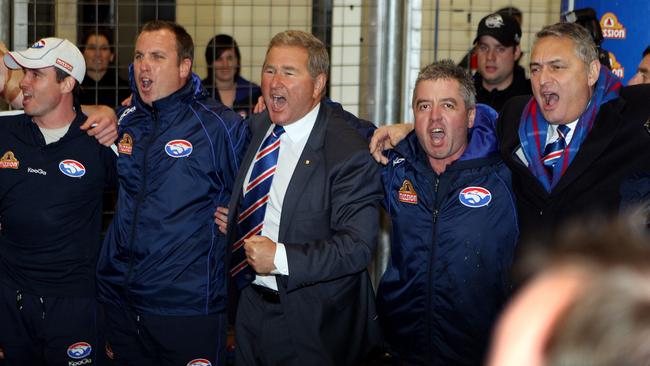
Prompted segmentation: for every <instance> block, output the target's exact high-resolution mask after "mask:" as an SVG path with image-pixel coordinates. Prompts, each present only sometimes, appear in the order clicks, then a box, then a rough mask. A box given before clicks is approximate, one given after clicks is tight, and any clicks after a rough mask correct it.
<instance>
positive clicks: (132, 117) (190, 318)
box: [97, 21, 248, 366]
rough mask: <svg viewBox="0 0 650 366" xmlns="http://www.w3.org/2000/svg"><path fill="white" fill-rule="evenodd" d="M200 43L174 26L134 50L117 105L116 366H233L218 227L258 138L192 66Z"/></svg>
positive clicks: (108, 291)
mask: <svg viewBox="0 0 650 366" xmlns="http://www.w3.org/2000/svg"><path fill="white" fill-rule="evenodd" d="M193 52H194V46H193V42H192V38H191V37H190V35H189V34H188V33H187V32H186V31H185V29H184V28H183V27H181V26H179V25H177V24H175V23H172V22H167V21H151V22H149V23H147V24H145V25H144V27H143V29H142V31H141V33H140V35H139V36H138V38H137V41H136V45H135V56H134V62H133V66H132V70H131V71H132V75H131V89H132V92H133V100H132V102H131V106H129V107H126V108H122V110H120V111H118V116H119V121H120V124H119V130H118V143H117V150H118V152H119V157H118V159H117V173H118V199H117V211H116V213H115V217H114V219H113V223H112V224H111V226H110V228H109V230H108V232H107V236H106V239H105V241H104V246H103V248H102V251H101V253H100V257H99V260H98V265H97V278H98V292H99V299H100V301H101V302H102V303H104V304H105V308H106V314H107V339H108V343H109V345H110V347H111V350H112V356H113V358H114V361H115V364H116V365H127V364H128V365H132V364H138V365H203V366H206V365H214V366H216V365H223V364H224V363H225V361H224V360H223V352H224V350H225V337H226V332H225V329H226V327H225V313H226V312H225V310H226V297H227V296H226V278H227V277H226V273H227V270H226V260H225V258H226V251H227V248H226V242H225V237H224V236H223V235H221V234H220V233H219V232H218V229H217V227H216V225H215V223H214V222H213V213H214V211H215V208H216V207H217V206H225V205H227V203H228V200H229V199H230V191H231V188H232V186H233V182H234V179H235V175H236V173H237V169H238V168H239V162H240V157H241V156H243V151H245V148H246V145H247V143H248V128H247V124H246V123H242V119H241V116H239V115H238V114H237V113H235V112H233V111H232V110H230V109H229V108H227V107H226V106H224V105H223V104H221V103H218V102H216V101H215V100H214V99H212V98H209V95H208V93H207V92H206V91H205V89H204V88H203V87H202V86H201V80H200V78H199V77H198V76H197V75H195V74H193V73H192V72H191V68H192V57H193Z"/></svg>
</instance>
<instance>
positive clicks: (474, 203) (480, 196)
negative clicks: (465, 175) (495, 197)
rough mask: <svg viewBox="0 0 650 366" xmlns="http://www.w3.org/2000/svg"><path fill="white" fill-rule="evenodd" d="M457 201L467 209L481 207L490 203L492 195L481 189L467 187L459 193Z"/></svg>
mask: <svg viewBox="0 0 650 366" xmlns="http://www.w3.org/2000/svg"><path fill="white" fill-rule="evenodd" d="M458 200H459V201H460V203H462V204H463V205H465V206H467V207H471V208H478V207H483V206H487V205H488V204H489V203H490V201H492V193H490V191H488V190H487V189H485V188H483V187H467V188H465V189H463V190H462V191H460V193H459V194H458Z"/></svg>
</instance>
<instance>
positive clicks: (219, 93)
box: [203, 34, 262, 117]
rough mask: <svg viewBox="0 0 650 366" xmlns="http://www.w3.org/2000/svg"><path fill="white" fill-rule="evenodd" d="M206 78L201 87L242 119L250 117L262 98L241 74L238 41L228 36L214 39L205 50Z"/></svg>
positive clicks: (258, 89)
mask: <svg viewBox="0 0 650 366" xmlns="http://www.w3.org/2000/svg"><path fill="white" fill-rule="evenodd" d="M205 61H206V63H207V64H208V76H207V77H206V78H205V79H203V86H204V87H205V89H206V90H208V91H209V92H210V95H212V96H213V97H214V99H216V100H217V101H220V102H222V103H223V104H224V105H226V106H228V107H230V108H232V109H233V110H234V111H235V112H237V113H239V114H240V115H242V116H243V117H246V116H248V115H250V114H251V113H252V111H253V107H254V106H255V104H256V103H257V101H258V98H259V97H260V96H261V95H262V90H261V89H260V87H259V86H258V85H256V84H254V83H252V82H250V81H248V80H246V79H244V78H243V77H241V75H240V71H241V63H242V60H241V53H240V52H239V46H238V45H237V42H236V41H235V40H234V39H233V38H232V37H231V36H229V35H227V34H218V35H216V36H214V37H213V38H212V39H211V40H210V42H209V43H208V46H207V47H206V48H205Z"/></svg>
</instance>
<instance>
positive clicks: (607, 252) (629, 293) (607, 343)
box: [488, 219, 650, 366]
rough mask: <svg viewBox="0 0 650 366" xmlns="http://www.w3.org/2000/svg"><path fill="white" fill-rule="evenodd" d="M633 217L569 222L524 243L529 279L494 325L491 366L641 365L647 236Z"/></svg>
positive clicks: (649, 260) (648, 352)
mask: <svg viewBox="0 0 650 366" xmlns="http://www.w3.org/2000/svg"><path fill="white" fill-rule="evenodd" d="M634 223H635V220H631V221H627V220H625V221H623V220H618V221H616V222H606V221H605V220H603V219H593V220H589V221H579V222H570V223H567V225H565V226H564V227H563V229H562V230H560V231H559V233H558V235H557V236H556V237H555V238H553V241H552V242H551V243H546V242H536V243H535V244H531V245H529V246H527V248H528V250H527V251H526V253H525V254H524V259H523V260H522V261H521V262H520V263H519V266H518V268H519V271H517V272H518V273H519V275H521V276H524V277H530V275H531V273H533V274H535V275H534V277H533V278H532V280H531V281H530V282H529V283H528V284H527V285H526V286H525V287H524V288H522V289H521V291H520V292H519V293H518V295H517V296H516V297H515V298H514V299H513V301H512V302H511V303H510V304H509V306H508V307H507V309H506V310H505V311H504V313H503V315H502V317H501V319H500V320H499V322H498V326H497V327H496V331H495V335H494V337H493V344H492V348H491V353H490V361H489V363H488V365H490V366H519V365H528V366H542V365H553V366H555V365H557V366H561V365H594V366H620V365H630V366H631V365H647V364H648V360H649V359H650V295H649V294H650V285H649V284H650V247H649V246H648V243H649V242H650V237H649V236H648V233H647V232H646V231H644V228H643V227H639V226H635V224H634Z"/></svg>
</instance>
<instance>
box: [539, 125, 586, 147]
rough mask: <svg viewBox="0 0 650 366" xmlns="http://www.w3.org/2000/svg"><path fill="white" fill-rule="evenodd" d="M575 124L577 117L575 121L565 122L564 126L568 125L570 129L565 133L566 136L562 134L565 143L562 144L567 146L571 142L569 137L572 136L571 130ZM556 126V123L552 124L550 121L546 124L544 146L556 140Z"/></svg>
mask: <svg viewBox="0 0 650 366" xmlns="http://www.w3.org/2000/svg"><path fill="white" fill-rule="evenodd" d="M577 125H578V120H577V119H576V120H575V121H573V122H571V123H567V125H566V126H567V127H569V128H570V130H569V133H567V134H566V136H564V144H565V145H564V146H569V143H570V142H571V139H572V138H573V132H575V130H576V126H577ZM557 126H558V125H552V124H550V123H549V124H548V130H546V144H545V145H544V146H546V145H548V144H549V143H551V142H553V141H555V140H557V138H558V136H559V135H558V134H557Z"/></svg>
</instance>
